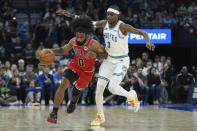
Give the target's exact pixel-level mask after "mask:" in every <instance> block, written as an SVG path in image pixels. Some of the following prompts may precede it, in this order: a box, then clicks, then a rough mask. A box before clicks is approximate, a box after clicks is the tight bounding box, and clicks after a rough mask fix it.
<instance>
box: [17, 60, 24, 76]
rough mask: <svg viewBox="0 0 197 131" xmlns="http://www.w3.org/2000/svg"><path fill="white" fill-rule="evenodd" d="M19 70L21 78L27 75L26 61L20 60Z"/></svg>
mask: <svg viewBox="0 0 197 131" xmlns="http://www.w3.org/2000/svg"><path fill="white" fill-rule="evenodd" d="M18 70H19V73H20V76H23V75H25V61H24V60H23V59H20V60H18Z"/></svg>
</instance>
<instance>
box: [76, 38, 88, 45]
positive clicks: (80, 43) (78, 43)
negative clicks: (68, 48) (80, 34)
mask: <svg viewBox="0 0 197 131" xmlns="http://www.w3.org/2000/svg"><path fill="white" fill-rule="evenodd" d="M76 42H77V45H78V46H82V45H84V44H85V42H86V39H85V40H84V41H83V42H79V41H76Z"/></svg>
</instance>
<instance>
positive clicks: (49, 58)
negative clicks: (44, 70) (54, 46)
mask: <svg viewBox="0 0 197 131" xmlns="http://www.w3.org/2000/svg"><path fill="white" fill-rule="evenodd" d="M39 60H40V63H41V64H43V65H51V64H53V62H54V60H55V55H54V53H53V51H52V50H51V49H43V50H42V51H41V52H40V55H39Z"/></svg>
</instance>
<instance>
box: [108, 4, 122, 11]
mask: <svg viewBox="0 0 197 131" xmlns="http://www.w3.org/2000/svg"><path fill="white" fill-rule="evenodd" d="M109 8H112V9H115V10H117V11H120V8H119V7H118V6H117V5H115V4H114V5H110V6H109Z"/></svg>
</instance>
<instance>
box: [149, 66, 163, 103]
mask: <svg viewBox="0 0 197 131" xmlns="http://www.w3.org/2000/svg"><path fill="white" fill-rule="evenodd" d="M160 84H161V79H160V77H159V75H158V74H157V73H156V68H155V67H151V68H150V69H149V70H148V75H147V85H148V87H149V90H150V92H151V94H150V96H151V98H152V100H153V104H154V105H159V98H160V94H161V87H160Z"/></svg>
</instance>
